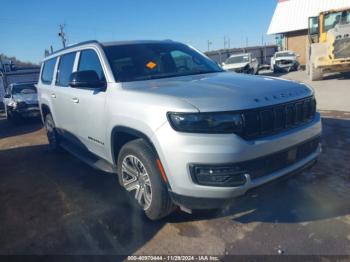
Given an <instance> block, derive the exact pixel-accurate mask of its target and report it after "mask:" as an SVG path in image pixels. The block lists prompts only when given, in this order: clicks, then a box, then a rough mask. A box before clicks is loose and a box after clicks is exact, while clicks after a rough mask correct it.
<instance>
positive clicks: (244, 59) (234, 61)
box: [225, 55, 249, 64]
mask: <svg viewBox="0 0 350 262" xmlns="http://www.w3.org/2000/svg"><path fill="white" fill-rule="evenodd" d="M248 62H249V55H241V56H231V57H229V58H228V59H227V60H226V62H225V64H237V63H248Z"/></svg>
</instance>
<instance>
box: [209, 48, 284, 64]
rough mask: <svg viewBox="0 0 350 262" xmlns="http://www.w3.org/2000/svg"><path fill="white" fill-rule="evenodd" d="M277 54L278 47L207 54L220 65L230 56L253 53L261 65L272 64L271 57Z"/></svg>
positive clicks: (233, 49)
mask: <svg viewBox="0 0 350 262" xmlns="http://www.w3.org/2000/svg"><path fill="white" fill-rule="evenodd" d="M275 52H277V46H276V45H268V46H255V47H247V48H232V49H224V50H217V51H210V52H206V55H207V56H209V57H210V58H211V59H213V60H214V61H216V62H218V63H220V64H221V63H222V62H224V61H225V60H226V59H227V58H228V57H229V56H230V55H233V54H240V53H252V55H253V57H255V58H257V59H258V61H259V63H260V64H270V60H271V57H272V56H273V55H274V54H275Z"/></svg>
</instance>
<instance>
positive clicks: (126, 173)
mask: <svg viewBox="0 0 350 262" xmlns="http://www.w3.org/2000/svg"><path fill="white" fill-rule="evenodd" d="M122 180H123V186H124V187H125V189H126V190H127V191H129V192H133V191H135V199H136V201H137V202H138V204H139V205H140V206H141V207H142V208H143V209H144V210H147V209H148V208H149V207H150V206H151V202H152V185H151V180H150V178H149V175H148V173H147V170H146V168H145V166H144V165H143V164H142V162H141V161H140V159H138V158H137V157H136V156H133V155H128V156H126V157H125V158H124V159H123V162H122Z"/></svg>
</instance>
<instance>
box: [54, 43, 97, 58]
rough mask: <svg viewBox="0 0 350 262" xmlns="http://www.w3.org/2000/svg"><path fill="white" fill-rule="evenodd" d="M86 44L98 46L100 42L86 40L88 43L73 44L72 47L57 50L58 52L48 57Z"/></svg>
mask: <svg viewBox="0 0 350 262" xmlns="http://www.w3.org/2000/svg"><path fill="white" fill-rule="evenodd" d="M86 44H100V42H99V41H97V40H88V41H84V42H80V43H77V44H74V45H70V46H67V47H65V48H61V49H59V50H57V51H55V52H53V53H51V54H49V56H52V55H54V54H57V53H59V52H61V51H63V50H67V49H70V48H73V47H78V46H81V45H86Z"/></svg>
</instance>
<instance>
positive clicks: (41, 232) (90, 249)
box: [0, 72, 350, 255]
mask: <svg viewBox="0 0 350 262" xmlns="http://www.w3.org/2000/svg"><path fill="white" fill-rule="evenodd" d="M302 73H303V72H296V73H291V74H288V75H285V76H283V77H289V78H292V77H293V78H298V77H296V76H299V77H300V76H302ZM333 82H335V83H337V84H334V86H335V88H338V89H334V87H333V85H329V83H333ZM338 83H342V84H343V83H345V84H344V85H345V87H346V85H347V87H348V89H349V90H350V84H349V83H350V81H348V80H336V79H330V80H326V81H324V82H317V84H315V86H314V87H315V90H316V95H317V96H318V97H322V98H323V96H324V95H327V94H332V95H333V97H334V98H327V97H326V98H323V99H320V98H319V106H320V108H321V109H324V110H326V111H322V115H323V126H324V135H323V141H322V142H323V150H324V151H323V154H322V155H321V157H320V158H319V162H318V163H317V165H316V166H315V167H314V168H313V169H312V170H311V171H306V172H304V173H302V174H299V175H296V176H293V177H290V178H288V179H283V180H280V181H278V182H275V183H272V184H269V185H265V186H263V187H260V188H258V189H255V190H254V191H251V192H249V193H248V194H247V195H246V196H244V197H241V198H239V199H235V200H233V201H232V202H231V203H230V205H228V206H227V207H226V209H225V210H223V211H220V212H215V213H214V212H201V213H196V214H194V215H188V214H185V213H181V212H177V213H174V214H173V215H172V216H170V217H169V218H166V219H164V220H162V221H159V222H150V221H148V220H147V219H146V218H145V217H144V216H143V215H142V214H140V212H139V211H138V209H137V208H136V207H135V206H134V205H133V204H131V202H130V201H129V198H128V196H127V195H126V193H125V192H124V191H123V190H122V189H121V188H120V186H119V185H118V183H117V179H116V178H115V177H114V176H112V175H106V174H103V173H101V172H98V171H96V170H94V169H92V168H90V167H88V166H86V165H85V164H83V163H81V162H80V161H79V160H77V159H75V158H74V157H73V156H71V155H69V154H68V153H65V152H61V153H49V152H48V151H47V146H46V144H47V140H46V137H45V133H44V130H43V129H42V126H41V124H40V122H39V121H26V122H24V123H21V124H19V125H11V124H9V123H8V122H7V121H6V120H5V119H4V118H3V116H2V117H0V201H1V203H2V207H1V212H0V254H124V255H125V254H152V255H154V254H163V255H164V254H175V255H179V254H210V255H224V254H278V253H284V254H304V255H305V254H347V255H350V194H349V187H350V164H349V162H350V151H349V148H350V113H348V112H350V108H349V97H350V96H349V95H348V96H347V99H345V98H344V94H346V93H349V92H350V91H349V90H347V89H346V88H344V87H342V91H341V94H338V95H336V94H334V93H336V92H337V90H339V89H341V88H340V87H339V85H338ZM346 83H347V84H346ZM313 85H314V84H313ZM335 97H336V98H335ZM328 100H329V101H328ZM330 100H333V101H330ZM339 101H340V102H341V103H344V101H345V104H341V105H340V104H338V102H339ZM340 102H339V103H340ZM336 108H341V110H339V109H338V111H336V110H335V109H336Z"/></svg>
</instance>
